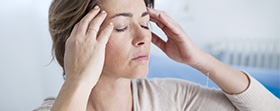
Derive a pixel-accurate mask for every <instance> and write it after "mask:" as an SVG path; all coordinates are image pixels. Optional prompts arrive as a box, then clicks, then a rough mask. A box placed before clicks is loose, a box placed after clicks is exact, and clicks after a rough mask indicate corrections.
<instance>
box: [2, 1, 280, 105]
mask: <svg viewBox="0 0 280 111" xmlns="http://www.w3.org/2000/svg"><path fill="white" fill-rule="evenodd" d="M155 1H156V6H155V8H156V9H160V10H164V11H166V12H167V13H169V14H170V16H171V17H173V18H174V20H175V21H176V22H178V23H179V24H180V25H181V26H182V27H183V28H184V29H185V31H186V32H187V33H188V34H189V35H190V37H191V39H192V40H193V41H194V42H195V43H196V44H197V45H198V46H199V47H200V48H202V49H203V50H205V51H206V52H210V53H212V54H217V53H215V50H216V49H213V48H209V47H210V46H211V47H216V46H215V43H217V41H218V42H220V41H221V40H235V41H238V40H240V41H243V42H244V41H245V42H250V41H252V40H253V42H254V40H255V39H257V40H259V41H263V40H268V41H269V40H271V41H273V42H276V43H279V38H280V1H279V0H172V1H171V0H155ZM50 3H51V0H13V1H8V0H6V1H3V0H2V1H1V4H0V16H1V17H0V74H1V77H0V110H1V111H27V110H32V109H34V108H36V107H38V106H40V105H41V103H42V101H43V99H44V98H46V97H49V96H56V95H57V94H58V92H59V89H60V87H61V85H62V83H63V79H62V76H61V73H62V71H61V68H60V67H59V65H58V64H57V63H56V62H52V63H51V64H49V62H50V61H51V59H52V56H51V45H52V41H51V37H50V35H49V32H48V7H49V5H50ZM152 30H153V31H154V32H156V33H157V34H159V35H161V36H162V37H163V38H165V37H164V36H163V33H162V32H161V31H160V30H159V29H158V28H157V27H156V26H154V24H153V26H152ZM165 39H166V38H165ZM246 40H247V41H246ZM213 44H214V45H213ZM279 44H280V43H279ZM213 50H214V53H213ZM151 52H152V55H156V56H165V55H164V54H163V53H162V52H161V51H160V50H159V49H158V48H156V47H154V46H152V49H151ZM218 52H219V51H218ZM279 52H280V51H279ZM217 55H219V53H218V54H217ZM48 64H49V65H48Z"/></svg>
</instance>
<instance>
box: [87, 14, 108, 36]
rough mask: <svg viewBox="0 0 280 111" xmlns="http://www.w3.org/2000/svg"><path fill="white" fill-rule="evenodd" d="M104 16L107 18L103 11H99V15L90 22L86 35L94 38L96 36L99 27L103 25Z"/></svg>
mask: <svg viewBox="0 0 280 111" xmlns="http://www.w3.org/2000/svg"><path fill="white" fill-rule="evenodd" d="M106 16H107V13H106V12H105V11H104V10H103V11H101V13H100V14H99V15H98V16H97V17H96V18H94V19H93V20H92V21H91V22H90V24H89V26H88V31H87V33H86V34H87V35H90V36H93V37H96V35H97V33H98V31H99V28H100V25H101V24H102V23H103V21H104V20H105V18H106Z"/></svg>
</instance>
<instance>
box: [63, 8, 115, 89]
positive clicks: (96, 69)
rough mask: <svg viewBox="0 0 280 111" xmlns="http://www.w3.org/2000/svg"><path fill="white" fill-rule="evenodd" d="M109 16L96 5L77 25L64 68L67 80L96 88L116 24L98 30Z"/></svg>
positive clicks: (68, 44) (66, 49)
mask: <svg viewBox="0 0 280 111" xmlns="http://www.w3.org/2000/svg"><path fill="white" fill-rule="evenodd" d="M106 16H107V13H106V12H105V11H101V12H100V8H99V7H98V6H97V7H95V8H94V9H93V10H91V11H90V12H89V13H88V14H87V15H86V16H85V17H84V18H82V20H81V21H80V22H78V23H77V24H76V25H75V26H74V28H73V30H72V32H71V34H70V36H69V38H68V39H67V41H66V45H65V56H64V69H65V73H66V81H67V80H70V81H73V80H78V81H83V82H86V83H89V84H91V85H92V87H94V85H95V84H96V83H97V81H98V79H99V77H100V74H101V72H102V69H103V65H104V60H105V47H106V44H107V42H108V39H109V37H110V35H111V33H112V30H113V27H114V26H113V24H112V23H110V24H108V25H107V26H105V28H104V30H102V31H101V30H99V29H100V26H101V24H102V23H103V21H104V20H105V18H106Z"/></svg>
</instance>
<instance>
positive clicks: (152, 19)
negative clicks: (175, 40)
mask: <svg viewBox="0 0 280 111" xmlns="http://www.w3.org/2000/svg"><path fill="white" fill-rule="evenodd" d="M150 20H151V21H152V22H155V23H156V24H157V26H158V27H159V28H164V27H165V26H164V25H163V24H162V23H161V22H160V21H158V20H156V19H154V18H150Z"/></svg>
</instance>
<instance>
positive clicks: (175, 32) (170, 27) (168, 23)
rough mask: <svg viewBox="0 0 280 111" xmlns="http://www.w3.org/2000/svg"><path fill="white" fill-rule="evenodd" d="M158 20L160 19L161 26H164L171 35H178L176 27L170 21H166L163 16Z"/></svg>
mask: <svg viewBox="0 0 280 111" xmlns="http://www.w3.org/2000/svg"><path fill="white" fill-rule="evenodd" d="M159 19H160V21H161V23H162V24H163V25H165V26H166V27H167V28H168V29H169V30H170V31H171V32H172V33H174V34H176V35H178V34H179V33H180V32H179V29H178V26H177V25H176V24H174V23H172V22H171V21H170V20H168V19H167V17H166V16H165V15H163V14H160V15H159Z"/></svg>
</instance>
